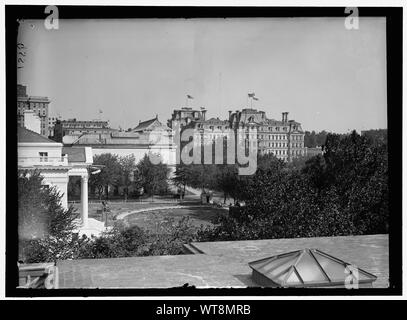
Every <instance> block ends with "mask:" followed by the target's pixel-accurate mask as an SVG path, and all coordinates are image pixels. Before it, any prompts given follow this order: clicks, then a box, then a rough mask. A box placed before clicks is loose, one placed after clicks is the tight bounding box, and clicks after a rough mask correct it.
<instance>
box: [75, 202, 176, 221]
mask: <svg viewBox="0 0 407 320" xmlns="http://www.w3.org/2000/svg"><path fill="white" fill-rule="evenodd" d="M177 205H178V203H176V202H172V203H148V202H108V206H109V208H110V214H109V216H111V217H112V218H113V217H115V216H117V215H118V214H120V213H123V212H128V211H133V210H139V209H146V208H151V207H168V206H174V207H175V206H177ZM73 206H74V208H75V209H77V212H80V211H81V204H80V203H74V204H73ZM102 208H103V207H102V204H101V203H94V202H92V203H89V204H88V215H89V218H94V219H96V220H100V221H102V217H101V214H100V213H98V212H97V210H102Z"/></svg>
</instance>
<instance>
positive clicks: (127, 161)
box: [119, 154, 138, 200]
mask: <svg viewBox="0 0 407 320" xmlns="http://www.w3.org/2000/svg"><path fill="white" fill-rule="evenodd" d="M119 165H120V184H121V185H122V186H123V187H124V200H127V198H128V194H129V187H130V186H131V185H132V184H134V182H135V181H137V180H138V177H137V172H136V169H137V166H136V158H135V157H134V155H133V154H131V155H127V156H123V157H120V158H119Z"/></svg>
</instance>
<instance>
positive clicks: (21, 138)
mask: <svg viewBox="0 0 407 320" xmlns="http://www.w3.org/2000/svg"><path fill="white" fill-rule="evenodd" d="M17 135H18V138H17V139H18V142H24V143H27V142H28V143H30V142H31V143H58V142H55V141H53V140H50V139H48V138H45V137H44V136H42V135H40V134H39V133H36V132H34V131H31V130H28V129H27V128H24V127H18V129H17Z"/></svg>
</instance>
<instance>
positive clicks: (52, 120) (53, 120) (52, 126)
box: [48, 115, 61, 138]
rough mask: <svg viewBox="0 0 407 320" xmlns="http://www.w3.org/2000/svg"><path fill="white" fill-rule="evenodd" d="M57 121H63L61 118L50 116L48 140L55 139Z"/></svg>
mask: <svg viewBox="0 0 407 320" xmlns="http://www.w3.org/2000/svg"><path fill="white" fill-rule="evenodd" d="M57 121H61V116H51V115H49V116H48V138H53V137H54V135H55V132H54V129H55V124H56V123H57Z"/></svg>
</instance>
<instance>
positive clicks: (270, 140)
mask: <svg viewBox="0 0 407 320" xmlns="http://www.w3.org/2000/svg"><path fill="white" fill-rule="evenodd" d="M205 114H206V110H205V109H203V108H202V109H201V110H197V109H194V108H192V107H183V108H181V109H177V110H174V112H173V114H172V118H171V119H170V120H168V123H169V124H170V125H171V126H172V128H174V127H175V125H176V124H180V129H181V130H183V129H186V128H192V129H195V132H196V133H195V136H194V139H197V138H200V139H201V140H200V141H201V142H202V143H212V142H213V141H214V140H215V139H217V138H219V137H227V136H228V135H229V134H230V133H231V132H233V133H234V134H236V133H237V132H238V130H241V131H243V132H247V136H246V139H247V141H246V142H245V143H246V145H248V143H249V141H248V138H249V136H248V132H249V130H255V131H254V132H256V134H257V148H258V152H259V153H260V154H274V155H275V156H276V157H277V158H279V159H282V160H284V161H290V160H291V159H292V158H295V157H300V156H305V152H306V149H305V147H304V135H305V134H304V131H303V130H302V128H301V124H300V123H299V122H296V121H294V120H288V112H283V113H282V119H281V120H275V119H269V118H267V116H266V113H265V112H264V111H260V110H256V109H252V108H245V109H242V110H236V111H235V112H233V111H229V118H228V119H227V120H221V119H219V118H211V119H208V120H206V117H205Z"/></svg>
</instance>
